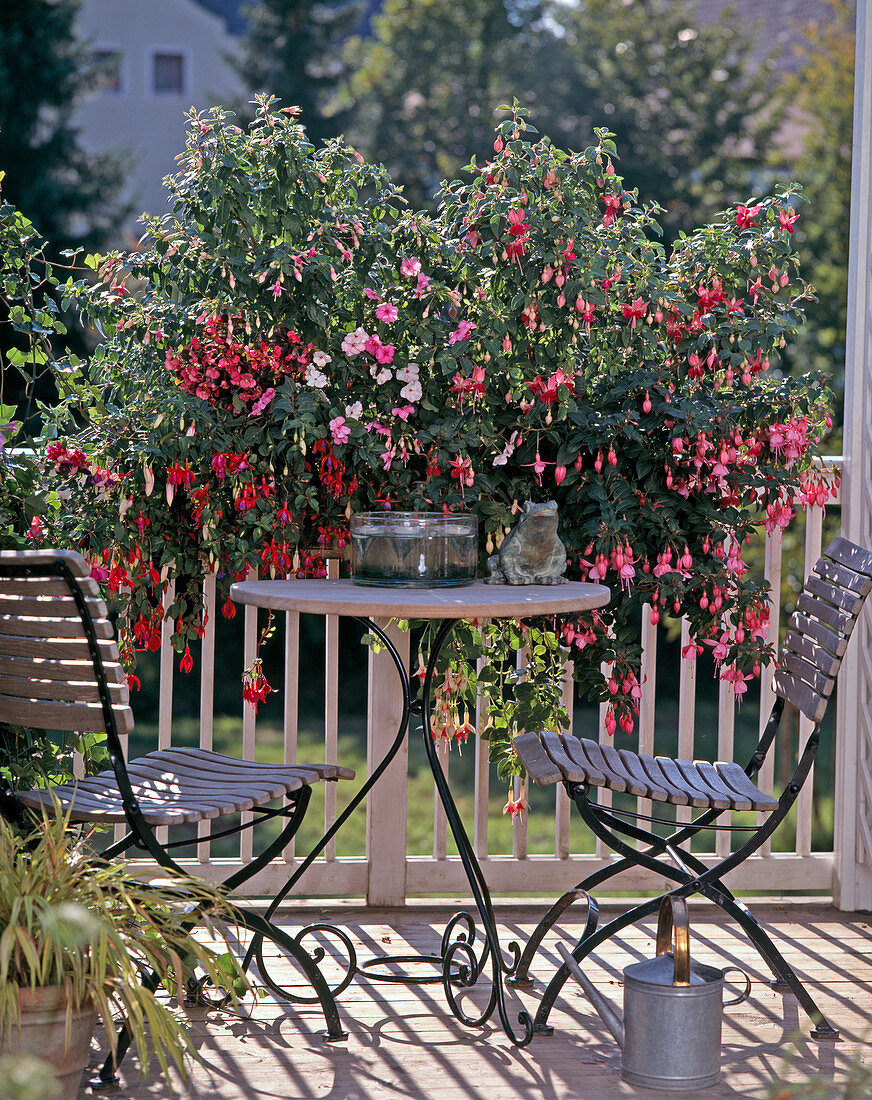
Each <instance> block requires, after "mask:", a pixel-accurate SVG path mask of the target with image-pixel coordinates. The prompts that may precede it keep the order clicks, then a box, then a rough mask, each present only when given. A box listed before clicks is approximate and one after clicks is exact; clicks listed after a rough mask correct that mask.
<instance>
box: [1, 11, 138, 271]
mask: <svg viewBox="0 0 872 1100" xmlns="http://www.w3.org/2000/svg"><path fill="white" fill-rule="evenodd" d="M79 6H80V4H79V0H27V2H26V3H20V4H0V171H5V173H6V175H5V178H4V179H3V181H2V185H0V186H2V193H3V198H4V199H5V200H6V201H7V202H9V203H10V204H11V205H13V206H15V207H17V208H18V209H19V210H21V211H22V212H23V213H24V214H25V215H26V216H27V217H28V218H30V220H31V221H32V222H33V223H34V225H35V226H36V228H37V229H38V231H39V232H40V233H41V234H42V235H43V236H44V237H45V238H46V240H47V241H48V242H49V251H50V253H52V254H55V253H57V252H58V251H59V250H60V249H62V248H67V247H70V246H78V245H81V246H83V247H85V248H88V249H92V248H96V247H99V246H100V245H101V244H102V243H103V242H104V241H105V239H106V237H107V236H108V235H109V234H110V233H111V231H112V230H113V229H114V228H115V227H116V226H117V225H118V224H119V223H120V221H121V218H122V217H123V215H124V213H125V211H122V210H119V207H118V200H117V196H118V193H119V191H120V187H121V183H122V171H121V166H120V163H119V161H118V160H117V159H116V158H115V157H113V156H111V155H109V154H105V153H104V154H92V153H86V152H85V151H84V150H83V149H82V148H81V147H80V146H79V143H78V134H77V132H76V129H75V127H74V126H73V123H72V116H73V112H74V110H75V108H76V105H77V104H78V102H79V100H80V99H81V97H82V96H83V95H84V94H85V93H86V92H87V91H88V90H89V89H90V88H92V87H93V86H94V84H95V81H96V80H97V79H99V71H98V69H97V67H96V66H95V64H94V62H93V60H92V57H91V54H90V51H89V48H88V46H87V44H86V43H84V42H83V41H81V40H80V39H78V38H77V37H76V35H75V20H76V15H77V13H78V9H79Z"/></svg>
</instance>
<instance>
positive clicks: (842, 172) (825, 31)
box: [787, 0, 854, 390]
mask: <svg viewBox="0 0 872 1100" xmlns="http://www.w3.org/2000/svg"><path fill="white" fill-rule="evenodd" d="M830 7H831V9H832V18H831V19H830V20H826V21H823V20H821V21H818V22H816V23H813V24H810V25H809V26H808V27H806V28H805V44H804V46H803V59H804V63H803V65H802V67H801V69H800V70H799V72H797V73H796V75H795V76H792V77H790V78H789V79H788V81H787V91H788V93H789V94H790V96H791V98H792V100H793V103H794V105H795V108H796V117H797V119H798V121H799V124H800V126H801V128H802V134H803V139H802V151H801V153H800V155H799V157H798V159H797V160H796V163H795V166H794V174H795V176H796V178H797V179H798V180H799V181H800V182H801V183H802V184H803V188H804V192H805V195H806V198H807V199H808V205H807V206H806V207H804V213H803V217H802V218H801V219H800V221H799V223H798V224H797V237H798V244H799V247H800V251H801V254H802V256H803V266H804V269H805V272H806V275H807V277H808V279H809V281H810V282H811V283H812V285H813V286H814V288H815V290H816V292H817V301H815V302H811V303H810V304H809V306H808V311H807V312H808V325H807V326H806V329H805V331H804V332H803V333H802V334H801V335H800V338H799V341H798V343H797V346H796V349H795V351H794V354H793V356H792V358H794V359H795V360H796V361H797V363H800V364H802V369H807V368H808V367H809V366H814V367H815V368H816V369H821V370H826V371H828V372H830V373H832V374H833V375H834V380H835V382H836V385H837V388H838V389H839V390H841V388H842V385H843V377H844V367H845V331H846V328H847V309H848V305H847V297H848V232H847V225H848V210H849V208H850V202H851V146H852V138H853V108H854V65H853V56H854V5H853V3H851V0H830Z"/></svg>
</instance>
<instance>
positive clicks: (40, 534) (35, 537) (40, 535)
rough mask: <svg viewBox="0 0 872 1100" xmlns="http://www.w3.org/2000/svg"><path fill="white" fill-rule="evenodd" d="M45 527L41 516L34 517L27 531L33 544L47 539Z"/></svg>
mask: <svg viewBox="0 0 872 1100" xmlns="http://www.w3.org/2000/svg"><path fill="white" fill-rule="evenodd" d="M45 534H46V532H45V527H44V526H43V522H42V520H41V519H40V518H39V516H34V517H33V519H32V520H31V521H30V526H29V527H28V529H27V537H28V538H29V539H30V541H31V542H34V543H39V542H42V541H43V539H44V538H45Z"/></svg>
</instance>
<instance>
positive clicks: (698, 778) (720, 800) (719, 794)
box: [672, 759, 733, 810]
mask: <svg viewBox="0 0 872 1100" xmlns="http://www.w3.org/2000/svg"><path fill="white" fill-rule="evenodd" d="M672 763H673V764H675V766H676V767H677V768H678V770H679V772H681V774H682V776H683V777H684V779H685V780H686V781H687V784H688V787H690V788H691V789H695V790H697V791H699V793H700V794H701V795H702V797H703V798H705V799H706V800H707V802H708V805H709V806H712V807H713V808H714V809H716V810H731V809H732V808H733V799H732V797H731V796H730V792H729V791H724V789H723V784H721V783H718V785H717V786H715V785H714V784H713V783H709V782H708V780H707V779H706V778H705V776H704V775H703V774H702V771H701V770H700V769H699V768H697V766H696V764H694V762H693V761H692V760H682V759H676V760H673V761H672Z"/></svg>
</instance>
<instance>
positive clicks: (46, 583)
mask: <svg viewBox="0 0 872 1100" xmlns="http://www.w3.org/2000/svg"><path fill="white" fill-rule="evenodd" d="M78 584H79V588H80V589H81V590H82V594H83V595H84V596H88V597H90V598H92V599H93V598H98V597H99V596H100V585H99V584H97V582H96V581H95V580H94V579H93V578H92V577H85V578H80V579H79V581H78ZM0 592H2V593H3V594H4V595H6V596H61V597H63V596H69V595H70V589H69V586H68V585H67V582H66V581H65V580H63V579H62V578H61V577H2V576H0Z"/></svg>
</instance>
